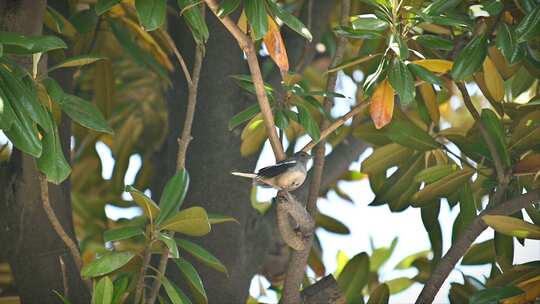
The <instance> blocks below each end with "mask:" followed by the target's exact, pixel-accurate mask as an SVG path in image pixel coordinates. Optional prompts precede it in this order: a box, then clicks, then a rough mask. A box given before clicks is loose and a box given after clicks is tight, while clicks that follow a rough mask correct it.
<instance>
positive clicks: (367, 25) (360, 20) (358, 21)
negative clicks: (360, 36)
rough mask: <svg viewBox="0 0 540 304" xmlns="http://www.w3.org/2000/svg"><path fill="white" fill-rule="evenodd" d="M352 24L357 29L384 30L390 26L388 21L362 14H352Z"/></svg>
mask: <svg viewBox="0 0 540 304" xmlns="http://www.w3.org/2000/svg"><path fill="white" fill-rule="evenodd" d="M351 24H352V27H353V29H355V30H372V31H384V30H386V29H387V28H388V23H387V22H386V21H384V20H380V19H377V18H374V17H369V16H362V15H358V16H352V17H351Z"/></svg>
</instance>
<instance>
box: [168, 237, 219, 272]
mask: <svg viewBox="0 0 540 304" xmlns="http://www.w3.org/2000/svg"><path fill="white" fill-rule="evenodd" d="M176 244H177V245H178V246H180V248H182V249H183V250H184V251H186V252H187V253H189V254H190V255H191V256H193V257H194V258H196V259H197V260H199V261H200V262H201V263H203V264H205V265H206V266H209V267H212V268H214V269H215V270H217V271H221V272H223V273H225V274H227V268H226V267H225V265H223V263H221V261H220V260H218V259H217V258H216V257H215V256H214V255H212V254H211V253H210V252H208V251H207V250H206V249H204V248H203V247H201V246H199V245H197V244H195V243H193V242H191V241H188V240H185V239H176Z"/></svg>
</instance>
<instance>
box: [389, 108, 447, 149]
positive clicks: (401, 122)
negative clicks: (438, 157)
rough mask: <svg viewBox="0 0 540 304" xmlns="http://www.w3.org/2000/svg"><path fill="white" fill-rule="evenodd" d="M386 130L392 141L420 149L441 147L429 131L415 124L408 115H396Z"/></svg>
mask: <svg viewBox="0 0 540 304" xmlns="http://www.w3.org/2000/svg"><path fill="white" fill-rule="evenodd" d="M384 132H385V133H384V134H385V135H386V136H387V137H388V138H389V139H391V140H392V141H394V142H397V143H398V144H400V145H402V146H406V147H409V148H411V149H415V150H418V151H429V150H433V149H437V148H439V147H440V144H439V143H438V142H437V141H436V140H435V139H434V138H433V137H431V135H429V133H427V132H426V131H424V130H423V129H422V128H420V127H418V126H417V125H415V124H414V123H413V122H412V121H411V120H410V119H408V118H407V117H406V116H400V117H396V118H395V119H394V120H393V121H392V123H391V124H390V125H388V127H387V128H386V129H385V130H384Z"/></svg>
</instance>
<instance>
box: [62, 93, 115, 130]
mask: <svg viewBox="0 0 540 304" xmlns="http://www.w3.org/2000/svg"><path fill="white" fill-rule="evenodd" d="M55 101H57V100H55ZM57 103H58V104H59V106H60V108H62V110H63V111H64V112H65V113H66V114H67V115H68V116H69V117H70V118H71V119H73V121H75V122H77V123H78V124H80V125H81V126H83V127H86V128H89V129H92V130H96V131H98V132H103V133H108V134H113V130H112V129H111V128H110V127H109V126H108V124H107V121H106V120H105V118H104V117H103V114H101V112H99V110H98V109H97V107H96V106H95V105H94V104H93V103H91V102H88V101H86V100H84V99H81V98H79V97H77V96H75V95H69V94H65V95H64V98H63V99H62V100H61V101H57Z"/></svg>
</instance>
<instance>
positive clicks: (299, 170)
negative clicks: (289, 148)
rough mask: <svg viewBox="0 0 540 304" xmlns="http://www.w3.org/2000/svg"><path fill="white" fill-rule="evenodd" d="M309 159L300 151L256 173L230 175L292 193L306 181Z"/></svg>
mask: <svg viewBox="0 0 540 304" xmlns="http://www.w3.org/2000/svg"><path fill="white" fill-rule="evenodd" d="M311 158H312V156H311V155H309V154H307V153H306V152H303V151H300V152H297V153H295V154H294V155H293V156H292V157H290V158H287V159H285V160H282V161H280V162H277V163H276V164H275V165H272V166H268V167H264V168H262V169H261V170H259V172H257V173H242V172H234V171H233V172H231V174H232V175H236V176H241V177H247V178H251V179H253V181H254V182H255V183H256V184H258V185H260V186H263V187H272V188H275V189H278V190H285V191H292V190H295V189H296V188H298V187H300V186H301V185H302V184H303V183H304V181H305V180H306V175H307V162H308V161H309V160H310V159H311Z"/></svg>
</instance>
